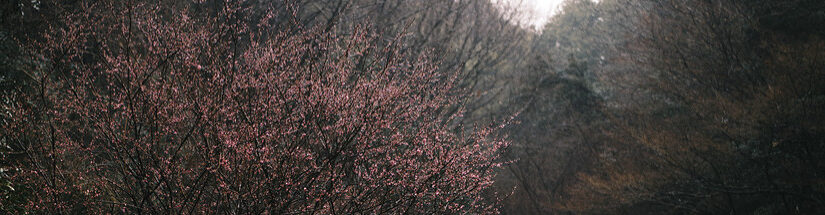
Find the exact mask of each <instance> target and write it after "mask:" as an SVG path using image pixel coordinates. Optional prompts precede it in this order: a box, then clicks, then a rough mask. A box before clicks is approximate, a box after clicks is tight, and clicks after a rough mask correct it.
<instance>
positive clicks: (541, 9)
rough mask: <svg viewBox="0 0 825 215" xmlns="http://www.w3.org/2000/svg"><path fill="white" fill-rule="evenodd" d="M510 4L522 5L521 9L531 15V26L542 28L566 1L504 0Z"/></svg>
mask: <svg viewBox="0 0 825 215" xmlns="http://www.w3.org/2000/svg"><path fill="white" fill-rule="evenodd" d="M504 1H505V2H509V3H510V4H519V3H520V4H521V5H520V6H521V8H522V9H524V10H525V11H524V12H526V13H528V14H529V15H531V17H532V18H531V19H530V21H529V22H530V24H532V25H535V26H537V27H541V26H542V25H544V23H545V22H547V19H549V18H550V17H551V16H553V14H554V13H555V12H556V11H557V10H558V7H559V5H560V4H561V3H562V2H563V1H564V0H504Z"/></svg>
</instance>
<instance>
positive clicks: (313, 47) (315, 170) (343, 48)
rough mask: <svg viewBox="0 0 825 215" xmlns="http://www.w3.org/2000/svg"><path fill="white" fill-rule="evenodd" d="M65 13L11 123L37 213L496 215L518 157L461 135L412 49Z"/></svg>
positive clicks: (204, 12)
mask: <svg viewBox="0 0 825 215" xmlns="http://www.w3.org/2000/svg"><path fill="white" fill-rule="evenodd" d="M44 4H45V3H44ZM60 4H62V3H56V4H54V5H51V6H53V7H61V9H59V10H54V11H57V12H56V13H55V14H54V16H55V17H56V19H54V20H56V21H52V22H49V23H50V27H49V30H48V32H46V33H44V34H43V35H42V38H41V39H39V40H36V41H39V42H33V43H31V44H28V45H29V47H31V48H32V50H35V53H32V54H31V56H32V59H33V61H40V62H42V64H36V65H40V66H36V67H33V68H31V70H30V72H28V74H29V75H30V77H31V78H32V79H33V80H34V81H33V82H34V83H35V84H32V86H31V87H32V93H27V94H25V95H21V96H22V98H23V99H20V100H19V101H18V102H16V103H12V104H8V105H5V106H4V107H3V108H4V110H7V111H8V113H9V114H10V115H11V116H13V117H12V118H13V119H14V120H12V121H11V122H9V123H5V124H3V125H2V126H3V128H2V129H3V130H4V133H8V134H9V135H8V138H7V139H8V142H10V143H12V144H13V145H15V146H17V147H19V148H21V149H22V150H23V152H24V154H25V156H24V158H23V159H20V160H19V161H16V162H13V163H14V165H15V166H16V168H19V171H17V172H15V173H14V174H12V176H11V181H13V182H14V183H13V184H14V185H15V186H18V187H17V188H18V189H21V190H25V192H24V193H25V195H26V197H25V201H23V208H25V210H28V211H32V212H44V213H124V212H126V213H152V214H157V213H165V214H171V213H214V212H221V213H233V214H234V213H243V214H247V213H255V214H259V213H277V214H285V213H323V214H351V213H382V214H383V213H458V212H473V213H492V212H496V208H495V200H487V199H484V197H483V195H482V194H483V192H487V191H488V189H487V188H489V187H490V185H491V183H492V177H493V176H494V172H495V169H496V167H497V166H499V165H501V164H502V163H501V161H500V159H499V158H498V154H499V151H500V150H501V149H502V148H503V147H506V145H507V143H506V142H504V141H501V140H500V139H497V138H493V137H492V136H491V135H490V134H491V132H492V131H493V130H494V129H495V128H494V127H492V126H488V127H481V128H478V129H464V128H456V127H455V126H454V125H455V123H452V122H453V120H455V119H456V118H459V117H461V113H460V112H459V113H445V112H446V111H443V110H445V109H447V107H456V106H457V105H460V104H458V103H456V102H455V101H457V100H458V99H456V97H457V96H461V93H460V89H456V88H455V87H453V85H454V83H455V81H456V80H455V78H454V77H453V76H451V75H450V74H443V73H439V72H436V64H435V63H432V62H430V60H432V59H433V58H431V57H428V56H421V57H418V58H417V60H408V59H411V58H409V57H405V56H402V54H401V53H400V52H399V47H401V46H403V44H402V43H401V41H402V40H401V39H397V40H396V41H395V42H393V43H392V44H391V45H389V46H386V47H376V46H374V45H373V44H374V42H373V41H374V39H375V37H374V36H373V35H372V34H370V33H369V32H370V31H369V30H368V29H367V28H363V29H357V30H355V31H354V32H356V33H354V34H352V35H335V34H332V33H329V32H326V31H324V30H323V27H319V28H299V27H294V28H293V29H289V31H287V30H284V29H277V28H274V27H271V25H269V23H271V22H273V20H274V19H278V17H280V16H276V15H275V14H274V13H261V14H264V15H263V16H252V15H250V14H252V12H251V9H250V8H249V7H247V6H246V4H245V3H244V2H227V3H220V4H219V3H209V4H206V3H180V2H177V1H164V2H163V3H152V4H146V3H139V2H132V1H97V2H94V3H86V2H80V3H74V5H60ZM67 4H68V3H67ZM44 7H45V6H44ZM253 19H254V20H255V22H251V21H249V20H253ZM252 23H254V24H252ZM294 32H297V33H294ZM399 38H400V37H399ZM467 130H473V132H466V131H467ZM3 204H9V203H8V202H3Z"/></svg>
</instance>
